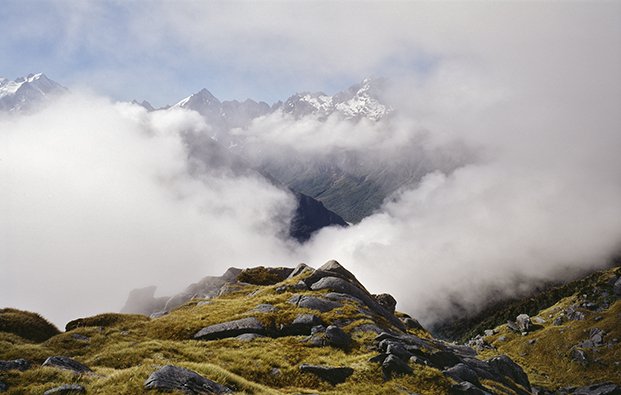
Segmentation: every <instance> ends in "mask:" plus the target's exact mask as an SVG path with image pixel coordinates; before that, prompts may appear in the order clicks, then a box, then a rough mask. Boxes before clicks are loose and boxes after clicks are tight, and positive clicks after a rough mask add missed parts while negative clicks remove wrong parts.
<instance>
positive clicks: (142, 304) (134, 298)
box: [121, 286, 168, 315]
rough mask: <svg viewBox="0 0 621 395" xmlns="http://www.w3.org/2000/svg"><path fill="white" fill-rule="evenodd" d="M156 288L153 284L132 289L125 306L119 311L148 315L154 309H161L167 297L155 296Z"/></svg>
mask: <svg viewBox="0 0 621 395" xmlns="http://www.w3.org/2000/svg"><path fill="white" fill-rule="evenodd" d="M156 289H157V288H156V287H155V286H150V287H145V288H140V289H134V290H132V291H131V292H130V293H129V296H128V297H127V301H126V302H125V306H123V308H122V309H121V313H135V314H144V315H150V314H151V313H153V312H155V311H159V310H162V309H163V308H164V306H165V305H166V301H167V300H168V298H167V297H164V298H155V297H154V295H155V290H156Z"/></svg>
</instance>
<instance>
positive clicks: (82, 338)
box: [71, 333, 91, 342]
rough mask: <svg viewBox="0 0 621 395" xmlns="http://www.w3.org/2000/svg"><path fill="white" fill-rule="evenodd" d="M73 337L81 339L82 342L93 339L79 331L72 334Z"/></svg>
mask: <svg viewBox="0 0 621 395" xmlns="http://www.w3.org/2000/svg"><path fill="white" fill-rule="evenodd" d="M71 337H72V338H73V339H75V340H79V341H82V342H87V341H90V340H91V338H90V337H88V336H84V335H81V334H79V333H74V334H72V335H71Z"/></svg>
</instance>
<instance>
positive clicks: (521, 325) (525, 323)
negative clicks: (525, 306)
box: [515, 314, 531, 332]
mask: <svg viewBox="0 0 621 395" xmlns="http://www.w3.org/2000/svg"><path fill="white" fill-rule="evenodd" d="M515 325H516V326H517V328H518V330H519V331H520V332H528V331H530V329H531V322H530V317H529V316H528V314H520V315H518V316H517V318H516V319H515Z"/></svg>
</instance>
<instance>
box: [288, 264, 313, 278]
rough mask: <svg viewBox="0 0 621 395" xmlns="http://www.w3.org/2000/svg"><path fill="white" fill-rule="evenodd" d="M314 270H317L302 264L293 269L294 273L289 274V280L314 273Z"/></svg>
mask: <svg viewBox="0 0 621 395" xmlns="http://www.w3.org/2000/svg"><path fill="white" fill-rule="evenodd" d="M314 270H315V269H313V268H312V267H310V266H308V265H307V264H306V263H300V264H299V265H297V266H296V267H295V269H293V271H292V272H291V273H290V274H289V277H288V278H293V277H295V276H299V275H300V274H302V273H307V272H312V271H314Z"/></svg>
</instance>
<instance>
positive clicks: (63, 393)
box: [43, 384, 86, 395]
mask: <svg viewBox="0 0 621 395" xmlns="http://www.w3.org/2000/svg"><path fill="white" fill-rule="evenodd" d="M84 393H86V389H85V388H84V387H82V386H81V385H79V384H63V385H61V386H58V387H54V388H51V389H49V390H47V391H45V392H44V393H43V395H70V394H84Z"/></svg>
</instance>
